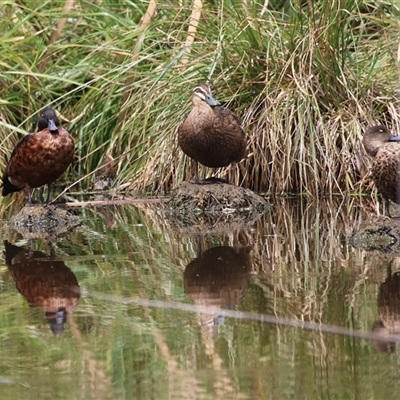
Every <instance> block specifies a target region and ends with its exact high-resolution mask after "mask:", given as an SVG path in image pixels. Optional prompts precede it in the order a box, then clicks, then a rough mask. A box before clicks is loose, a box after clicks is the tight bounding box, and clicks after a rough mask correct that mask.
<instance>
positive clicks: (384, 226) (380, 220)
mask: <svg viewBox="0 0 400 400" xmlns="http://www.w3.org/2000/svg"><path fill="white" fill-rule="evenodd" d="M349 243H350V244H351V245H352V246H353V247H355V248H360V249H364V250H368V251H379V252H384V253H390V254H393V255H396V256H397V255H400V221H399V220H398V219H391V218H388V217H381V216H377V217H374V218H373V219H372V220H371V221H369V222H368V223H366V225H365V226H364V227H362V229H360V231H359V232H356V233H354V234H353V235H352V236H351V237H350V238H349Z"/></svg>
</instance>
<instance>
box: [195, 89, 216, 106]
mask: <svg viewBox="0 0 400 400" xmlns="http://www.w3.org/2000/svg"><path fill="white" fill-rule="evenodd" d="M204 102H205V103H206V104H208V105H209V106H210V107H215V106H220V105H221V103H220V102H219V101H217V100H215V99H214V97H213V96H212V94H211V90H210V87H209V86H208V85H199V86H196V87H195V88H194V90H193V95H192V103H193V105H195V106H197V105H202V104H204Z"/></svg>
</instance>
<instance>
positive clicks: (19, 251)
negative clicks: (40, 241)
mask: <svg viewBox="0 0 400 400" xmlns="http://www.w3.org/2000/svg"><path fill="white" fill-rule="evenodd" d="M4 247H5V251H4V255H5V259H6V264H7V266H8V269H9V271H10V273H11V275H12V277H13V279H14V281H15V286H16V287H17V289H18V291H19V292H20V293H21V294H22V295H23V296H24V297H25V298H26V300H27V301H28V302H29V304H30V305H33V306H36V307H41V308H43V309H44V310H45V311H46V319H47V321H48V323H49V325H50V328H51V330H52V331H53V332H54V333H60V332H62V331H63V330H64V323H65V322H66V318H67V314H68V313H70V312H71V311H72V310H73V309H74V308H75V306H76V305H77V303H78V301H79V297H80V293H79V284H78V281H77V279H76V277H75V275H74V274H73V272H72V271H71V270H70V269H69V268H68V267H67V266H66V265H65V263H64V262H63V261H61V260H57V259H56V258H55V257H53V256H47V255H46V254H44V253H42V252H40V251H29V250H25V249H24V248H21V247H18V246H14V245H13V244H11V243H9V242H7V241H5V242H4Z"/></svg>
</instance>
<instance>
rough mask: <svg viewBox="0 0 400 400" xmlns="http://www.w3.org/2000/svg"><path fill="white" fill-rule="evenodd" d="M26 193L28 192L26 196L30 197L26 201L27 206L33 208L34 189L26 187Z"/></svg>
mask: <svg viewBox="0 0 400 400" xmlns="http://www.w3.org/2000/svg"><path fill="white" fill-rule="evenodd" d="M25 191H26V195H27V197H28V199H27V201H26V205H27V206H31V205H32V204H33V203H32V189H31V188H30V187H29V186H26V187H25Z"/></svg>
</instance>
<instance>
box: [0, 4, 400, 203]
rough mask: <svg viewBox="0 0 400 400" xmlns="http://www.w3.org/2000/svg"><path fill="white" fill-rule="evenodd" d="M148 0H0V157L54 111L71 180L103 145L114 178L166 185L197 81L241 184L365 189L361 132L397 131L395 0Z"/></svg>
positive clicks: (177, 161)
mask: <svg viewBox="0 0 400 400" xmlns="http://www.w3.org/2000/svg"><path fill="white" fill-rule="evenodd" d="M155 4H156V2H154V1H151V2H150V3H147V2H133V1H119V2H115V1H103V2H92V1H88V0H81V1H69V2H64V1H51V2H50V1H47V2H37V1H34V0H31V1H24V2H23V1H13V2H11V1H9V2H3V3H2V4H1V5H0V15H1V18H2V21H3V22H2V24H1V26H0V32H1V34H0V60H1V61H0V83H1V85H0V103H1V108H0V138H1V141H0V147H1V151H2V152H3V154H4V155H9V154H10V152H11V150H12V147H13V144H14V143H15V142H16V140H17V138H18V134H19V133H26V132H30V131H32V130H33V127H34V123H35V121H36V119H37V112H38V111H39V110H40V109H41V108H43V107H44V106H47V105H50V106H53V107H54V108H56V109H57V110H58V111H59V112H60V113H61V116H62V119H63V123H64V125H65V127H66V128H67V129H68V130H69V131H70V132H71V133H72V134H73V136H74V138H75V140H76V143H77V149H78V161H77V163H76V165H74V167H73V169H74V172H75V173H74V174H72V175H71V176H70V181H71V183H72V182H73V181H74V180H77V179H78V178H81V177H83V176H85V175H86V174H88V173H90V172H92V171H93V170H94V169H95V168H96V167H97V166H99V164H100V162H101V158H102V155H103V154H104V153H105V152H109V153H111V154H112V155H113V156H114V157H115V158H116V159H117V161H118V168H119V175H118V181H119V183H123V182H131V185H130V189H132V190H134V191H135V192H136V193H164V192H168V191H169V190H170V189H171V188H172V187H173V186H175V185H177V184H179V183H180V182H181V181H183V180H188V179H191V177H192V175H191V169H190V163H189V160H188V159H187V158H186V156H184V155H183V153H182V151H181V150H180V149H179V147H178V144H177V135H176V129H177V126H178V124H179V123H180V121H181V120H182V118H183V117H184V115H185V114H186V112H187V111H188V110H189V109H190V95H191V91H192V89H193V87H194V86H195V85H197V84H198V83H200V82H205V81H206V82H209V83H210V85H211V87H212V89H213V93H214V96H215V97H216V98H217V99H218V100H220V101H221V102H222V103H224V104H225V105H226V106H228V107H230V108H231V109H232V110H233V111H234V112H235V113H236V114H237V115H238V117H240V119H241V120H242V123H243V128H244V130H245V131H246V133H247V135H248V139H249V154H248V157H247V158H246V159H245V160H244V161H243V162H242V163H241V164H240V166H239V168H240V179H239V182H240V183H241V184H242V185H243V186H245V187H249V188H252V189H254V190H256V191H267V192H273V193H285V192H296V193H299V192H302V193H304V192H306V193H309V194H311V195H317V194H319V193H342V192H345V191H355V190H364V189H365V188H366V187H367V184H368V175H367V170H368V169H367V167H368V160H367V159H366V158H365V155H364V153H363V151H362V149H361V147H360V139H361V133H362V131H363V129H364V128H365V127H366V126H367V125H369V124H371V123H376V122H378V121H379V122H381V123H384V124H387V125H388V126H389V127H390V128H392V129H393V130H394V131H399V129H400V121H399V113H398V106H399V98H398V95H397V85H398V69H397V64H396V63H397V60H396V52H397V46H398V42H399V40H398V36H399V35H398V20H397V18H398V15H399V4H398V2H396V1H394V0H393V1H383V0H382V1H361V0H359V1H354V0H334V1H328V0H320V1H313V2H310V1H309V2H302V1H300V2H297V1H296V2H294V1H292V2H290V1H282V0H281V1H278V0H275V1H270V2H262V1H255V0H250V1H228V0H223V1H218V2H200V1H196V2H192V1H181V2H175V1H168V2H160V4H157V7H156V10H155V9H154V8H153V6H154V5H155ZM195 6H197V7H198V8H197V10H195V11H197V13H194V12H193V11H194V10H193V8H194V7H195ZM146 12H147V14H146ZM144 16H146V17H145V19H143V17H144ZM189 27H191V28H190V29H189ZM0 162H2V163H3V166H4V162H5V159H3V160H0ZM202 173H203V174H207V173H209V171H206V170H203V171H202ZM220 175H221V176H224V175H225V170H222V171H220ZM82 182H84V185H83V186H84V187H86V186H87V185H88V184H89V182H90V177H87V178H86V179H84V180H83V181H82Z"/></svg>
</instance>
